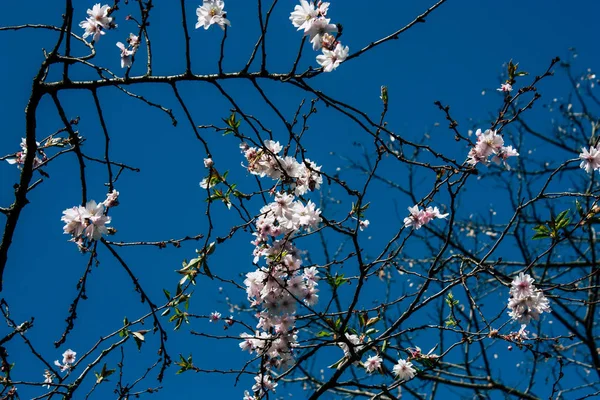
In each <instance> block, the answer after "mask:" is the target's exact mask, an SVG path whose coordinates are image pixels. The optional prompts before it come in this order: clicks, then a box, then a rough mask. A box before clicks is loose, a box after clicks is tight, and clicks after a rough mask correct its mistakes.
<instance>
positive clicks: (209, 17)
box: [196, 0, 231, 30]
mask: <svg viewBox="0 0 600 400" xmlns="http://www.w3.org/2000/svg"><path fill="white" fill-rule="evenodd" d="M224 8H225V2H224V1H222V0H204V2H203V3H202V6H200V7H198V9H197V10H196V15H197V16H198V22H197V23H196V29H198V28H200V27H201V26H204V29H205V30H206V29H208V28H210V26H211V25H213V24H217V25H219V27H221V29H223V30H225V25H227V26H231V23H230V22H229V20H228V19H227V18H225V17H226V16H227V13H226V12H225V11H224V10H223V9H224Z"/></svg>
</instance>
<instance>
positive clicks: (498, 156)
mask: <svg viewBox="0 0 600 400" xmlns="http://www.w3.org/2000/svg"><path fill="white" fill-rule="evenodd" d="M475 133H476V135H477V143H476V144H475V147H473V148H472V149H471V150H470V151H469V155H468V157H467V163H468V164H470V165H473V166H475V165H477V163H484V164H487V163H488V157H489V156H491V155H493V158H492V161H494V162H495V163H496V164H500V163H504V165H506V167H507V168H508V164H506V159H507V158H508V157H514V156H518V155H519V153H517V151H516V150H515V149H514V148H513V147H512V146H504V138H503V137H502V136H501V135H499V134H498V133H497V132H496V131H493V130H491V129H487V130H486V131H485V132H481V129H477V132H475Z"/></svg>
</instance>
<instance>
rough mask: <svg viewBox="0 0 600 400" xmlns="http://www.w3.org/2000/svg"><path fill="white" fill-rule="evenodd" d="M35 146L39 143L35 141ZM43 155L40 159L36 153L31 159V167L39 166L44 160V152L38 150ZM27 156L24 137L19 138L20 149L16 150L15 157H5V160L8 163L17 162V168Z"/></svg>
mask: <svg viewBox="0 0 600 400" xmlns="http://www.w3.org/2000/svg"><path fill="white" fill-rule="evenodd" d="M36 145H37V147H38V148H39V146H40V143H39V142H36ZM38 153H40V154H41V155H42V157H43V159H40V158H39V157H38V156H37V155H36V156H35V158H34V159H33V168H36V167H38V166H40V165H41V164H42V163H43V162H44V161H45V160H46V154H45V153H44V152H43V151H40V150H38ZM26 156H27V140H26V139H25V138H21V151H19V152H17V154H16V155H15V157H9V158H7V159H6V162H7V163H9V164H17V166H18V167H19V168H21V165H23V164H24V163H25V157H26Z"/></svg>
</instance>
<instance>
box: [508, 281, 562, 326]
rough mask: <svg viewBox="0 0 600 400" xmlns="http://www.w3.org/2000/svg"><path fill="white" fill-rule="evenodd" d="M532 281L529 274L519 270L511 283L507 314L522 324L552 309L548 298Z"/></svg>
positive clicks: (537, 318)
mask: <svg viewBox="0 0 600 400" xmlns="http://www.w3.org/2000/svg"><path fill="white" fill-rule="evenodd" d="M533 282H534V279H533V278H532V277H531V276H529V275H528V274H524V273H523V272H521V273H520V274H519V275H518V276H517V277H516V278H515V279H513V281H512V283H511V288H510V296H511V297H510V298H509V299H508V308H509V310H510V311H509V313H508V315H510V317H511V318H512V319H513V320H515V321H517V322H519V323H520V324H523V325H525V324H528V323H529V322H530V321H531V319H534V320H539V319H540V314H543V313H545V312H547V313H549V312H551V311H552V310H551V309H550V304H549V301H548V299H547V298H546V296H544V293H543V292H542V291H541V290H539V289H537V288H536V287H535V286H533ZM523 329H524V328H523Z"/></svg>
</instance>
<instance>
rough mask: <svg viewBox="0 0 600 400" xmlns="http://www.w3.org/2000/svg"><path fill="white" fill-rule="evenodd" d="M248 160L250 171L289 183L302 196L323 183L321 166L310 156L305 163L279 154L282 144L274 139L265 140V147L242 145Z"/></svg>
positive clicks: (296, 193)
mask: <svg viewBox="0 0 600 400" xmlns="http://www.w3.org/2000/svg"><path fill="white" fill-rule="evenodd" d="M240 148H241V149H242V151H243V153H244V156H245V157H246V160H247V161H248V166H247V168H248V171H249V172H250V173H251V174H254V175H258V176H260V177H261V178H262V177H265V176H269V177H271V178H273V179H278V180H281V181H283V182H284V183H289V184H290V185H291V188H292V189H293V190H294V194H295V195H296V196H302V195H303V194H305V193H306V192H308V191H310V190H314V189H319V188H320V187H321V183H323V177H322V176H321V174H320V172H319V171H320V170H321V167H320V166H317V165H316V164H315V163H314V162H312V161H310V160H309V159H308V158H307V159H305V160H304V163H300V162H298V161H296V159H295V158H294V157H290V156H286V157H281V156H279V152H281V150H282V146H281V144H279V142H275V141H273V140H265V143H264V148H262V149H257V148H256V147H250V146H248V145H247V144H246V143H242V144H241V145H240Z"/></svg>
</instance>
